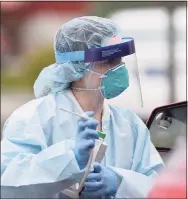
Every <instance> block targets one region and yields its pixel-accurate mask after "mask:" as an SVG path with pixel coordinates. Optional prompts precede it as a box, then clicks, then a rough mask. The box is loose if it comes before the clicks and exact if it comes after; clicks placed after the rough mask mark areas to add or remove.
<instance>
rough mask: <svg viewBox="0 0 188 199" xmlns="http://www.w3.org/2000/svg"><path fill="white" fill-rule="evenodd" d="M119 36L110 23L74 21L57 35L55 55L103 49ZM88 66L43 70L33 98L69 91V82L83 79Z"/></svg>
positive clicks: (97, 19) (66, 65)
mask: <svg viewBox="0 0 188 199" xmlns="http://www.w3.org/2000/svg"><path fill="white" fill-rule="evenodd" d="M119 34H120V32H119V30H118V28H117V26H116V25H115V24H114V23H113V22H112V21H111V20H109V19H105V18H101V17H94V16H87V17H80V18H76V19H73V20H71V21H69V22H67V23H65V24H64V25H63V26H62V27H61V28H60V29H59V30H58V31H57V33H56V36H55V39H54V51H55V52H61V53H63V52H73V51H83V50H86V49H88V48H96V47H102V46H105V41H106V40H108V39H109V38H112V37H114V36H116V35H119ZM91 65H92V63H90V64H88V63H87V64H86V63H84V62H83V61H79V62H66V63H63V64H56V63H55V64H52V65H50V66H48V67H45V68H44V69H43V70H42V72H41V73H40V74H39V76H38V78H37V80H36V81H35V84H34V94H35V96H36V97H37V98H38V97H42V96H45V95H47V94H48V93H50V92H52V93H56V92H59V91H61V90H63V89H66V88H68V87H69V86H70V83H71V82H74V81H76V80H78V79H80V78H82V77H83V76H84V74H85V72H86V69H87V68H89V67H90V66H91Z"/></svg>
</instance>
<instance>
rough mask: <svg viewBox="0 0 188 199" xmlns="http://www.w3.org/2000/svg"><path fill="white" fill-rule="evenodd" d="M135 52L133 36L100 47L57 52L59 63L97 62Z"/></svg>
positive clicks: (57, 61) (56, 56)
mask: <svg viewBox="0 0 188 199" xmlns="http://www.w3.org/2000/svg"><path fill="white" fill-rule="evenodd" d="M134 53H135V45H134V39H133V38H131V37H126V38H122V43H120V44H115V45H110V46H105V47H100V48H90V49H87V50H85V51H74V52H65V53H60V52H55V59H56V63H57V64H62V63H66V62H71V61H84V62H85V63H88V62H97V61H103V60H108V59H113V58H120V57H124V56H127V55H131V54H134Z"/></svg>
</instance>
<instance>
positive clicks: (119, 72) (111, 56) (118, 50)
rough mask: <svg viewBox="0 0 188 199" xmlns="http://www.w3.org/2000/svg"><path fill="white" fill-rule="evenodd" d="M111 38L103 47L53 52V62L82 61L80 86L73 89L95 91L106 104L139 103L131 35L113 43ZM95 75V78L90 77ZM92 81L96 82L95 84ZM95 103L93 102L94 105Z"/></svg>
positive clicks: (124, 104)
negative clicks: (82, 77) (82, 83)
mask: <svg viewBox="0 0 188 199" xmlns="http://www.w3.org/2000/svg"><path fill="white" fill-rule="evenodd" d="M113 43H114V41H113V40H111V41H110V42H108V43H107V44H112V45H108V46H104V47H95V48H90V49H87V50H85V51H76V52H66V53H56V54H55V56H56V63H62V62H66V61H67V62H70V61H83V62H85V63H88V66H89V67H88V68H85V71H86V74H85V78H84V86H82V88H79V87H73V89H77V90H87V91H91V92H95V96H96V100H97V99H98V98H100V96H102V97H104V98H105V99H106V100H107V103H110V104H115V105H120V106H129V105H130V104H131V106H134V107H135V106H139V107H140V106H142V104H143V103H142V94H141V86H140V79H139V72H138V66H137V59H136V53H135V45H134V39H133V38H130V37H128V38H122V39H121V41H120V42H118V43H117V41H116V42H115V43H116V44H113ZM93 76H95V77H96V78H93ZM95 83H96V84H95ZM97 103H98V102H97V101H96V102H95V105H96V106H98V104H97Z"/></svg>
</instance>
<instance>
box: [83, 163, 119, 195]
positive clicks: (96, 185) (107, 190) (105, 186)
mask: <svg viewBox="0 0 188 199" xmlns="http://www.w3.org/2000/svg"><path fill="white" fill-rule="evenodd" d="M93 166H94V171H93V172H92V173H90V174H89V175H88V177H87V179H86V182H85V185H84V186H85V188H84V190H83V191H82V192H81V198H82V197H84V198H99V197H102V196H113V195H115V194H116V192H117V189H118V177H117V176H116V174H115V172H114V171H112V170H111V169H109V168H107V167H104V166H102V165H100V164H99V163H97V162H95V163H94V165H93Z"/></svg>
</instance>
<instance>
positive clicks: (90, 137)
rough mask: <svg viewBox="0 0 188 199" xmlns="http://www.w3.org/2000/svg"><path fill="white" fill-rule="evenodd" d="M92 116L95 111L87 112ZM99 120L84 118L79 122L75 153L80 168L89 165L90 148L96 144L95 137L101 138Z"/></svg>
mask: <svg viewBox="0 0 188 199" xmlns="http://www.w3.org/2000/svg"><path fill="white" fill-rule="evenodd" d="M86 114H87V115H88V116H89V117H91V116H93V115H94V113H93V112H86ZM98 124H99V123H98V122H97V121H96V120H94V119H92V118H91V119H90V120H87V121H85V120H83V119H81V120H80V121H79V122H78V131H77V135H76V140H75V148H74V150H73V151H74V153H75V157H76V160H77V162H78V165H79V167H80V169H84V168H85V167H86V165H87V162H88V160H89V156H90V149H92V148H93V147H94V146H95V139H99V136H98V132H97V131H96V128H97V126H98Z"/></svg>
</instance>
